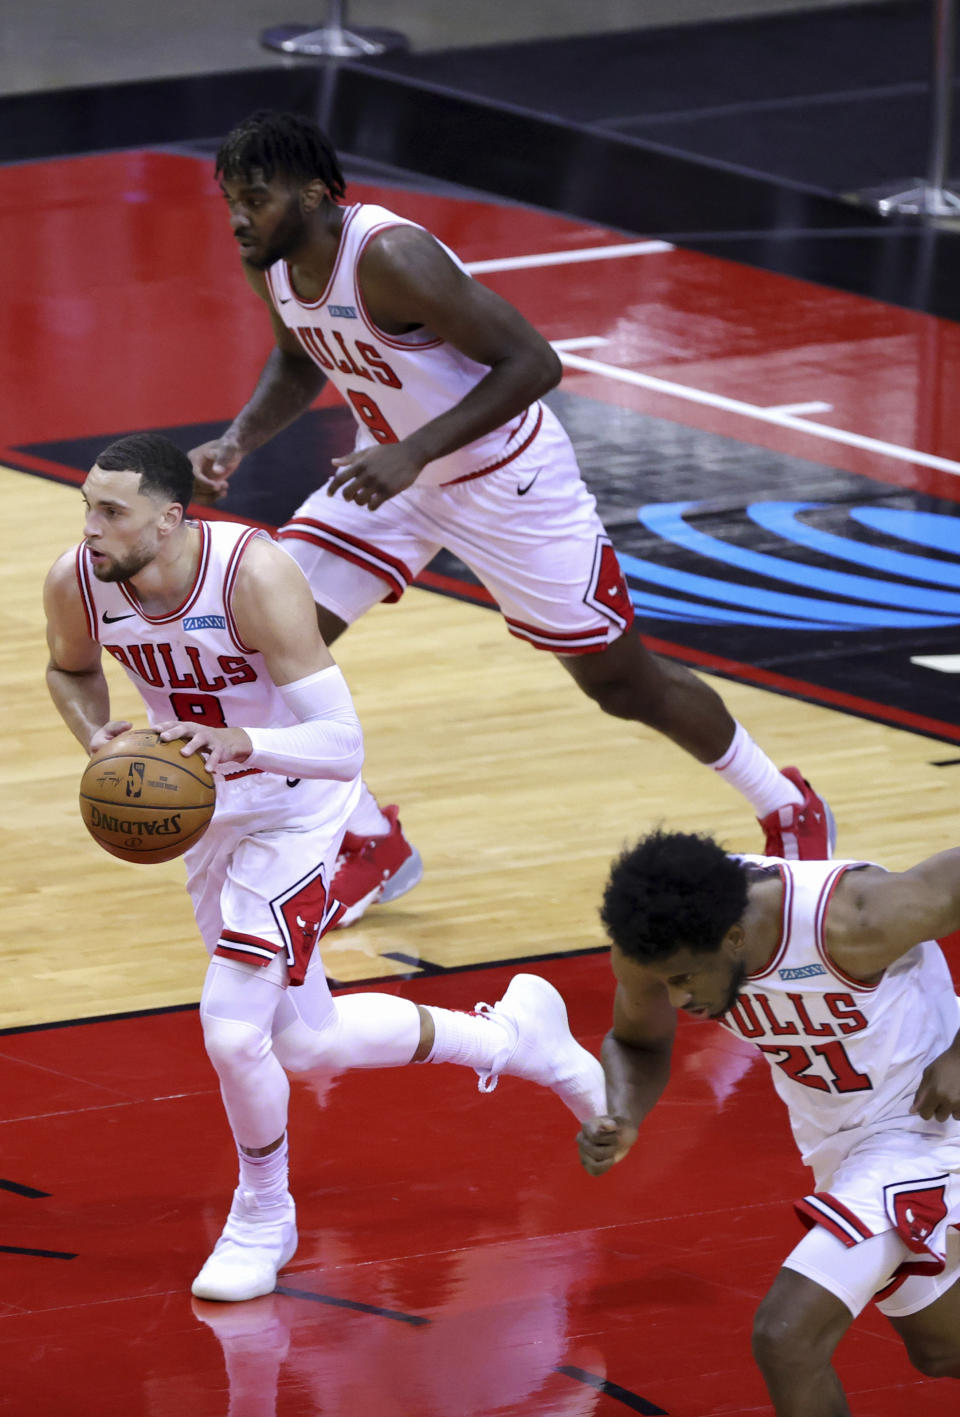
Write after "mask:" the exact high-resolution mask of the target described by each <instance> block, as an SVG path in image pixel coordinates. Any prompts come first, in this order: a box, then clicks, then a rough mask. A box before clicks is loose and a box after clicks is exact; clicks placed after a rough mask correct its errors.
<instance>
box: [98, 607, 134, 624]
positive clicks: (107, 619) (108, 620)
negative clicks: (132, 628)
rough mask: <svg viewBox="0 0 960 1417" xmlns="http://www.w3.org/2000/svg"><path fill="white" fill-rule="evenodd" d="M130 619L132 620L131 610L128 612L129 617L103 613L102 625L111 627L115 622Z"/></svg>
mask: <svg viewBox="0 0 960 1417" xmlns="http://www.w3.org/2000/svg"><path fill="white" fill-rule="evenodd" d="M132 619H133V611H132V610H131V612H130V614H129V615H108V614H107V612H106V611H104V612H103V623H104V624H105V625H112V624H113V623H114V622H115V621H116V620H132Z"/></svg>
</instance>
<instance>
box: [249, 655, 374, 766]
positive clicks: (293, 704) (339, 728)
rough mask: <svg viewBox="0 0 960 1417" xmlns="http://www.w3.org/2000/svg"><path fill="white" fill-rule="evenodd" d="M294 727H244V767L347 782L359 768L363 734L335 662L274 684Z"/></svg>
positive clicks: (345, 684)
mask: <svg viewBox="0 0 960 1417" xmlns="http://www.w3.org/2000/svg"><path fill="white" fill-rule="evenodd" d="M278 687H279V690H280V693H281V695H282V696H283V700H284V702H285V703H286V705H287V707H288V708H289V709H290V712H291V713H294V714H296V716H297V718H298V719H299V722H298V723H291V724H289V725H288V726H287V727H286V728H247V729H245V730H244V731H245V733H246V735H247V737H248V738H249V739H250V742H251V743H252V744H253V752H252V753H251V754H250V756H249V757H248V758H247V759H245V761H244V767H251V768H262V769H263V771H264V772H276V773H283V774H285V775H286V776H287V777H331V778H336V779H337V780H338V781H340V782H350V781H351V780H352V779H353V778H355V777H356V776H357V774H358V773H359V771H360V769H361V767H362V765H363V733H362V731H361V728H360V720H359V719H358V718H357V715H356V712H355V710H354V707H353V700H352V699H351V697H350V690H349V689H348V688H347V681H346V680H345V679H344V677H343V674H342V673H341V672H340V670H339V668H338V667H337V665H335V664H331V665H329V666H328V667H327V668H326V669H321V670H319V671H318V672H317V673H316V674H310V675H308V676H307V678H306V679H296V680H294V682H293V683H292V684H281V685H279V686H278Z"/></svg>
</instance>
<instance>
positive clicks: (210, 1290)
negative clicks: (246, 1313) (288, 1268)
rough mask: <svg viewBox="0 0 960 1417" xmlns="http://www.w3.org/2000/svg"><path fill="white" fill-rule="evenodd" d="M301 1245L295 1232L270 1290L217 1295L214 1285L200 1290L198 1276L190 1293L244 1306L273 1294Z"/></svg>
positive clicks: (284, 1252) (196, 1297) (203, 1297)
mask: <svg viewBox="0 0 960 1417" xmlns="http://www.w3.org/2000/svg"><path fill="white" fill-rule="evenodd" d="M299 1243H300V1239H299V1236H298V1235H297V1232H296V1231H294V1232H293V1238H292V1240H291V1242H290V1244H289V1246H287V1247H286V1248H285V1249H284V1250H283V1252H282V1253H283V1258H282V1259H281V1260H280V1263H279V1264H278V1265H277V1269H276V1274H274V1277H273V1283H272V1284H271V1285H270V1288H269V1289H257V1288H255V1289H252V1290H250V1292H249V1293H246V1292H244V1293H242V1294H238V1293H236V1292H234V1293H232V1294H227V1293H225V1292H224V1291H223V1290H221V1291H220V1293H216V1292H215V1286H213V1285H202V1284H201V1285H200V1287H199V1288H198V1287H197V1286H198V1284H199V1282H200V1275H199V1274H198V1275H197V1277H196V1279H195V1280H194V1281H193V1283H192V1284H191V1286H190V1293H191V1294H192V1295H193V1296H194V1298H195V1299H209V1300H211V1301H213V1302H214V1303H219V1304H243V1303H246V1301H247V1300H248V1299H261V1298H262V1297H263V1296H264V1294H272V1293H273V1291H274V1289H276V1287H277V1275H278V1274H279V1273H280V1271H281V1270H282V1269H283V1267H284V1266H285V1265H288V1264H289V1263H290V1261H291V1260H292V1259H293V1257H294V1255H295V1254H296V1253H297V1246H298V1245H299ZM202 1272H203V1271H202V1270H201V1273H202Z"/></svg>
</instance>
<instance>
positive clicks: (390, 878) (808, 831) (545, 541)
mask: <svg viewBox="0 0 960 1417" xmlns="http://www.w3.org/2000/svg"><path fill="white" fill-rule="evenodd" d="M216 171H217V175H218V177H219V179H220V185H221V188H222V191H223V194H224V197H225V198H226V201H227V206H228V209H229V213H230V221H231V225H232V228H233V233H234V236H235V238H236V240H237V243H238V245H239V248H240V255H241V259H242V264H243V269H244V273H245V275H246V276H247V279H248V281H249V283H250V285H251V286H252V288H253V290H254V291H255V292H256V293H257V294H258V295H259V296H260V297H261V298H262V299H263V300H264V301H265V302H266V304H267V306H268V308H269V310H270V316H271V320H272V323H273V330H274V335H275V339H276V347H275V348H274V350H273V351H272V352H271V355H270V358H269V359H268V361H267V364H266V366H265V368H264V370H263V373H262V375H261V377H260V380H259V382H258V384H257V387H256V389H255V390H254V392H253V394H252V395H251V397H250V399H249V401H248V402H247V404H246V405H245V407H244V408H243V409H242V410H241V411H240V412H239V413H238V414H237V416H236V418H235V419H234V420H233V422H232V423H231V424H230V426H229V428H227V429H226V431H225V432H224V433H223V434H222V436H221V437H220V438H218V439H215V440H214V441H213V442H210V443H205V444H203V445H202V446H201V447H199V448H195V449H194V450H193V452H192V453H191V455H190V456H191V459H192V461H193V464H194V470H195V473H196V479H197V495H198V496H206V497H208V498H213V497H215V496H218V495H220V494H222V493H223V492H224V491H225V489H226V487H227V484H228V481H229V478H230V476H231V475H232V474H233V473H234V472H235V470H236V468H237V467H238V465H239V464H240V462H241V459H242V458H243V457H244V456H245V455H246V454H248V453H250V452H252V451H254V450H255V449H256V448H259V447H261V446H262V445H263V444H264V443H266V442H267V441H268V440H269V439H270V438H271V437H272V436H273V435H274V434H275V433H277V432H278V431H279V430H280V429H281V428H284V427H285V426H286V425H287V424H289V423H291V422H292V421H293V420H294V419H295V418H297V417H298V416H299V415H300V414H301V413H303V412H305V410H306V409H307V408H309V406H310V404H311V403H312V402H313V400H314V399H315V397H316V396H317V394H318V393H319V391H320V389H321V387H322V385H323V384H324V382H325V381H326V380H327V379H329V380H331V382H332V383H333V384H334V385H335V386H336V388H337V390H338V391H339V393H340V394H341V396H342V397H343V398H344V400H345V402H346V403H347V405H348V406H349V407H350V409H351V411H352V412H353V415H354V417H355V420H356V424H357V438H356V446H355V449H354V451H353V452H352V453H350V454H348V455H347V456H346V457H342V458H336V459H334V463H335V465H336V466H335V467H334V469H333V470H332V471H327V470H326V469H322V468H318V469H317V479H318V484H319V489H318V490H317V491H316V492H315V493H313V494H312V495H311V496H310V497H309V498H308V499H307V501H306V502H305V503H304V505H303V506H302V507H300V509H299V510H298V511H297V512H296V513H295V514H294V516H293V517H292V518H291V519H290V521H289V522H288V523H287V524H286V525H285V526H283V527H281V529H280V532H279V536H280V539H281V542H282V544H283V545H284V547H285V548H286V549H287V550H288V551H289V552H290V553H291V555H292V556H293V557H294V558H295V559H296V560H297V561H298V562H299V563H300V565H301V566H302V568H303V570H304V573H305V574H306V577H307V580H308V582H309V584H310V588H311V590H312V592H313V598H314V600H315V601H316V603H317V616H318V621H319V625H320V630H321V633H322V635H323V638H324V640H325V642H326V643H327V644H332V643H333V642H334V640H336V638H337V636H338V635H340V634H341V633H342V632H343V630H344V629H345V628H346V627H347V626H348V625H349V624H351V623H352V622H353V621H354V620H356V619H357V618H358V617H359V616H360V615H362V614H363V613H364V612H365V611H366V610H369V609H370V607H371V606H372V605H374V604H376V603H377V602H378V601H380V600H383V599H386V600H397V599H399V597H400V596H401V595H402V594H403V591H404V590H405V589H406V587H407V586H408V585H409V584H410V583H411V581H412V580H413V579H414V578H415V577H416V575H417V574H418V573H419V572H420V571H421V570H422V568H423V567H424V566H425V565H426V564H427V563H428V562H429V561H430V560H431V558H432V557H433V556H434V554H435V553H436V552H437V551H438V550H439V549H440V548H441V547H445V548H447V549H448V550H450V551H452V552H454V553H455V554H456V555H457V556H459V557H460V558H461V560H463V561H464V562H465V563H466V564H467V565H468V566H469V567H470V568H471V570H472V571H474V572H475V574H476V575H477V576H478V577H479V579H480V580H481V581H482V582H483V584H484V585H485V586H486V587H487V588H488V589H489V590H490V591H491V593H492V594H493V596H494V598H495V599H496V601H497V603H498V604H499V606H500V609H501V611H502V613H503V615H504V618H505V619H506V622H507V627H508V629H509V630H510V632H511V633H512V634H514V635H517V636H518V637H520V638H521V639H524V640H527V641H528V642H529V643H530V644H532V645H533V646H535V647H536V648H538V649H542V650H549V651H552V652H553V653H554V654H555V655H556V656H557V657H558V658H559V660H560V662H561V664H562V665H563V666H564V668H565V669H566V670H567V671H568V672H569V674H570V675H571V677H572V678H573V679H574V681H575V682H576V683H577V684H578V685H579V687H580V688H581V689H582V690H583V692H584V693H585V694H587V695H588V696H589V697H590V698H592V699H594V700H595V701H596V703H598V704H599V706H600V707H601V708H602V709H603V710H604V712H606V713H610V714H613V715H615V716H617V717H619V718H625V719H632V720H634V721H636V722H639V723H643V724H646V725H648V726H649V727H651V728H654V729H656V730H658V731H659V732H661V733H664V734H666V736H667V737H668V738H670V739H672V740H673V742H675V743H676V744H678V746H679V747H681V748H682V749H684V750H685V751H686V752H688V753H690V754H692V755H693V757H694V758H696V759H697V761H698V762H701V763H703V764H705V765H707V766H710V767H712V768H713V769H714V770H715V771H717V772H718V773H719V774H720V776H721V777H723V778H724V779H725V781H727V782H728V783H729V784H730V785H731V786H732V787H734V788H736V789H737V790H738V791H740V792H741V793H742V794H743V795H744V796H745V797H746V798H747V800H748V801H749V803H750V804H751V806H752V808H753V810H754V812H755V813H756V815H757V816H758V818H759V819H760V825H761V827H762V830H763V832H764V838H765V849H766V851H767V853H768V854H770V855H776V856H786V857H793V858H801V859H804V858H813V859H817V858H820V859H822V858H826V857H829V855H830V853H831V850H832V846H833V824H832V820H831V817H830V813H829V810H828V808H827V807H826V805H825V804H824V803H823V802H822V801H821V799H820V798H819V797H818V796H817V795H816V793H815V792H814V791H813V790H812V788H811V787H810V786H809V784H808V783H807V782H805V780H804V779H803V777H802V776H801V775H800V773H799V772H798V770H797V769H796V768H785V769H784V770H783V772H780V771H779V770H778V769H777V768H776V767H775V766H774V764H773V763H772V762H771V761H770V759H769V758H768V757H767V755H766V754H765V753H764V752H762V750H761V749H760V748H759V747H758V746H757V744H756V743H754V741H753V739H752V738H751V737H750V735H749V734H748V733H747V732H746V731H745V730H744V728H743V727H742V726H741V725H740V724H738V723H736V722H735V721H734V719H733V718H732V717H731V716H730V714H729V713H728V711H727V709H726V707H725V705H724V704H723V701H722V700H721V699H720V697H719V696H718V695H717V694H716V693H715V692H714V690H713V689H711V688H710V687H708V686H707V684H705V683H704V682H703V681H702V680H700V679H698V678H697V677H696V676H695V675H693V674H691V673H690V672H689V671H688V670H687V669H686V668H684V667H683V666H681V665H679V664H676V663H673V662H671V661H669V660H665V659H661V658H659V657H657V656H655V655H653V654H651V653H649V651H647V649H646V648H645V647H644V644H643V641H642V640H641V638H640V635H639V634H638V632H637V630H636V627H635V626H634V625H633V606H632V604H631V601H630V596H629V592H628V590H627V587H626V583H625V581H624V579H623V575H622V573H621V570H620V566H619V564H618V562H617V558H616V554H615V552H614V549H613V546H612V545H611V543H610V540H609V538H608V537H607V536H606V534H605V532H604V529H603V526H602V524H601V522H600V520H599V518H598V516H597V511H596V504H595V502H594V499H593V497H592V496H591V494H590V493H589V492H588V491H587V488H586V486H585V485H584V483H583V481H582V479H581V477H580V472H579V469H578V467H577V463H576V458H575V456H574V452H573V448H572V446H571V444H570V441H569V439H568V438H567V436H566V434H565V433H564V431H563V429H562V428H561V426H560V424H559V422H558V421H557V419H556V418H555V417H554V415H553V414H552V412H551V411H550V409H549V408H547V407H545V406H544V405H543V404H542V403H540V398H541V396H542V395H543V394H545V393H547V392H548V390H549V389H551V388H552V387H553V386H554V385H555V384H556V383H557V382H558V380H559V378H560V374H561V372H562V371H561V365H560V361H559V360H558V358H557V356H556V354H555V353H554V351H553V350H552V349H551V348H550V346H549V344H548V343H547V342H546V340H545V339H543V338H542V336H541V335H539V334H538V333H537V331H536V330H534V329H533V328H532V326H530V325H529V324H528V323H527V321H526V320H525V319H524V318H523V316H522V315H521V314H520V313H519V312H518V311H517V310H515V309H514V308H513V306H511V305H509V304H507V302H506V301H504V300H502V299H500V297H499V296H497V295H495V294H494V293H493V292H492V291H490V290H488V289H486V288H485V287H484V286H482V285H480V284H479V282H477V281H474V280H472V279H471V277H470V276H469V275H468V274H467V272H466V271H465V270H464V268H463V266H462V264H461V263H460V261H459V260H458V259H457V257H456V256H455V255H453V253H452V252H450V251H448V250H447V248H446V247H445V246H443V245H441V243H440V242H438V241H437V240H435V239H434V237H432V236H431V235H430V234H429V233H428V232H427V231H426V230H424V228H422V227H420V226H417V225H415V224H414V223H412V222H410V221H407V220H405V219H403V218H401V217H398V216H395V215H394V214H393V213H392V212H390V211H387V210H386V209H385V208H383V207H379V206H371V205H366V204H362V203H361V204H356V205H353V206H342V205H340V199H341V198H342V197H343V196H344V194H345V187H344V181H343V176H342V173H341V171H340V168H339V165H338V162H337V158H336V155H335V153H334V152H333V150H332V148H331V147H330V144H329V143H328V141H327V139H326V137H325V136H324V134H323V133H322V132H321V131H320V129H319V128H317V127H316V125H315V124H314V123H312V122H311V121H310V120H308V119H306V118H301V117H298V116H296V115H294V114H282V113H269V112H261V113H257V114H254V115H253V116H252V117H251V118H249V119H248V120H246V121H245V122H244V123H242V124H240V125H239V126H238V127H237V128H235V129H234V130H233V132H231V133H230V134H229V135H228V137H227V138H226V140H225V142H224V143H223V145H222V146H221V148H220V151H219V152H218V154H217V160H216ZM420 875H421V865H420V861H419V856H418V854H417V853H416V851H415V849H414V848H413V847H412V846H411V845H410V843H409V842H407V840H406V838H405V837H404V835H403V832H402V830H401V828H400V824H399V821H398V818H397V815H396V809H395V808H392V807H390V808H387V809H386V811H385V812H383V811H381V809H380V807H379V806H378V804H377V802H376V800H375V799H374V797H373V796H372V794H371V793H370V792H369V791H368V790H367V788H366V786H363V787H362V788H361V792H360V796H359V798H358V800H357V803H356V805H355V807H354V808H353V809H352V811H351V814H350V819H349V821H348V824H347V833H346V836H345V839H344V850H343V852H342V854H341V859H340V863H339V869H338V873H337V878H336V887H337V893H338V896H339V897H340V899H341V900H342V901H343V902H344V903H345V904H346V906H347V912H346V914H345V916H344V918H343V920H342V921H341V923H344V924H347V923H350V922H352V921H353V920H355V919H357V918H359V916H360V915H361V914H362V913H363V912H364V911H365V910H366V908H367V907H368V906H369V905H370V904H373V903H375V902H376V901H377V900H381V901H385V900H392V899H395V898H396V897H397V896H399V895H401V894H403V893H404V891H406V890H409V889H410V888H411V887H412V886H414V885H415V884H416V883H417V881H418V880H419V879H420Z"/></svg>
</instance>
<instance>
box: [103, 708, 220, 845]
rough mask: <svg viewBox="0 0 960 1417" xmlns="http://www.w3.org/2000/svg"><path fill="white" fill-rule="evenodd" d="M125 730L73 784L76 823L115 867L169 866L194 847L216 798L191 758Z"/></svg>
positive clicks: (199, 762)
mask: <svg viewBox="0 0 960 1417" xmlns="http://www.w3.org/2000/svg"><path fill="white" fill-rule="evenodd" d="M182 747H183V740H182V739H175V740H174V741H173V742H172V743H161V742H160V739H159V738H158V737H157V735H156V733H153V732H151V731H149V730H145V729H132V730H131V731H130V732H128V733H121V734H120V735H119V737H117V738H114V739H113V740H112V741H111V742H109V743H108V744H107V745H106V747H104V748H101V749H100V751H99V752H97V753H94V755H93V757H92V758H91V759H90V761H89V763H88V764H87V766H86V769H85V771H84V774H83V777H82V778H81V780H80V815H81V816H82V817H83V822H84V825H85V827H86V828H87V831H88V832H89V833H90V835H91V836H92V837H93V839H94V841H96V842H99V844H100V845H101V846H102V847H103V849H104V851H109V853H110V855H111V856H119V858H120V860H121V861H171V860H172V859H173V858H174V856H182V854H183V853H184V852H185V851H186V850H187V848H188V847H189V846H192V845H193V844H194V842H195V841H199V840H200V838H201V837H202V836H203V833H204V832H205V831H206V829H207V827H208V826H209V824H210V818H211V817H212V816H213V809H214V806H215V804H216V796H217V790H216V786H215V784H214V781H213V778H212V777H211V776H210V774H209V773H208V772H207V769H206V767H205V766H204V762H203V759H202V758H201V756H200V754H199V753H192V754H191V755H190V757H189V758H184V757H182V756H181V752H180V750H181V748H182Z"/></svg>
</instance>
